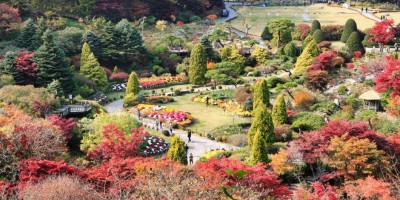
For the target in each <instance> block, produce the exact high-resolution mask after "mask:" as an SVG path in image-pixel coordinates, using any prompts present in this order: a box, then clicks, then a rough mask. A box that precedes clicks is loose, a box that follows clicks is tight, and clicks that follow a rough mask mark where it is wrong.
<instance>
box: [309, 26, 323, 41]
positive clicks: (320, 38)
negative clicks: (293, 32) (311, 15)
mask: <svg viewBox="0 0 400 200" xmlns="http://www.w3.org/2000/svg"><path fill="white" fill-rule="evenodd" d="M312 36H313V38H314V40H315V42H316V43H317V44H318V43H320V42H322V41H323V40H324V34H323V33H322V31H321V30H319V29H317V30H315V31H314V33H313V35H312Z"/></svg>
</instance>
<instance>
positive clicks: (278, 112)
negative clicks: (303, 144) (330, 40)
mask: <svg viewBox="0 0 400 200" xmlns="http://www.w3.org/2000/svg"><path fill="white" fill-rule="evenodd" d="M286 116H287V114H286V103H285V98H284V97H283V94H279V95H278V96H277V97H276V99H275V102H274V107H273V108H272V121H273V123H274V126H279V125H281V124H284V123H285V122H286Z"/></svg>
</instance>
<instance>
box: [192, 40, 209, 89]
mask: <svg viewBox="0 0 400 200" xmlns="http://www.w3.org/2000/svg"><path fill="white" fill-rule="evenodd" d="M206 72H207V58H206V52H205V50H204V48H203V46H202V45H201V44H197V45H196V46H195V47H194V48H193V49H192V52H191V53H190V67H189V81H190V83H192V84H195V85H202V84H204V83H205V82H206V80H205V74H206Z"/></svg>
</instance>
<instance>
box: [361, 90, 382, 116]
mask: <svg viewBox="0 0 400 200" xmlns="http://www.w3.org/2000/svg"><path fill="white" fill-rule="evenodd" d="M358 98H359V99H362V100H364V108H365V109H367V110H375V111H378V110H380V109H381V96H380V95H379V93H377V92H376V91H375V90H368V91H367V92H365V93H363V94H361V95H360V96H359V97H358Z"/></svg>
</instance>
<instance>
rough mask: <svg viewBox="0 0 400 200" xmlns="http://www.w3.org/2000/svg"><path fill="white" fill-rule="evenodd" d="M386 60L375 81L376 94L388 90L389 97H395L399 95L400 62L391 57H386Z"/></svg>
mask: <svg viewBox="0 0 400 200" xmlns="http://www.w3.org/2000/svg"><path fill="white" fill-rule="evenodd" d="M386 60H387V64H386V66H385V68H384V70H383V71H382V72H381V73H380V74H378V76H377V77H376V79H375V84H376V87H375V89H376V90H377V91H378V92H385V91H387V90H389V91H390V96H391V97H395V96H398V95H400V68H399V66H400V61H399V60H397V59H395V58H393V57H391V56H388V57H387V58H386Z"/></svg>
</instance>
